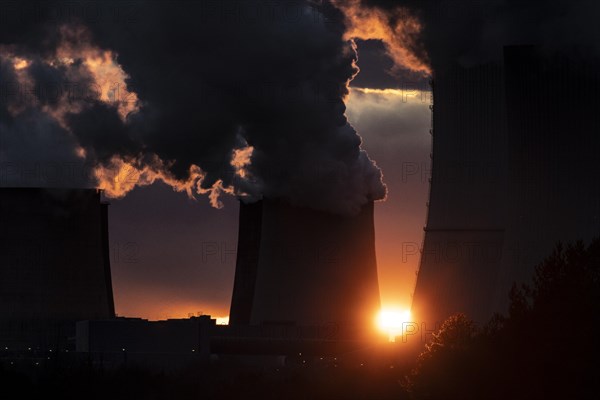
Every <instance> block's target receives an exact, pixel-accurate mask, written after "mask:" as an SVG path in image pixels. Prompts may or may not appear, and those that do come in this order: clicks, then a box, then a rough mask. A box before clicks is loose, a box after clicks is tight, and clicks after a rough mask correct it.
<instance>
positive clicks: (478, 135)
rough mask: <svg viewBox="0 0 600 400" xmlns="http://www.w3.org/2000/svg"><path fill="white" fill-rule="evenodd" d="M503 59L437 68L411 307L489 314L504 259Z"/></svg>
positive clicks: (438, 316) (431, 312)
mask: <svg viewBox="0 0 600 400" xmlns="http://www.w3.org/2000/svg"><path fill="white" fill-rule="evenodd" d="M503 83H504V81H503V73H502V68H501V66H499V65H484V66H477V67H473V68H461V67H453V68H448V69H446V70H442V69H438V71H437V72H436V77H435V82H434V86H433V94H434V108H433V129H432V134H433V149H432V153H433V157H432V177H431V191H430V198H429V210H428V217H427V227H426V228H425V239H424V243H423V249H422V254H421V264H420V269H419V275H418V279H417V285H416V288H415V294H414V299H413V306H412V314H413V317H415V318H416V319H417V320H419V321H426V322H428V323H430V324H431V323H432V322H438V321H443V320H444V319H445V318H446V317H448V316H450V315H452V314H454V313H456V312H460V311H463V312H466V313H467V314H468V315H469V316H470V317H471V318H474V319H479V318H486V317H487V314H488V312H489V310H490V307H491V303H492V301H493V297H492V296H490V293H493V291H494V289H495V287H496V283H497V279H498V274H499V268H500V263H501V251H502V241H503V235H504V229H503V228H504V218H505V216H504V213H503V211H504V203H505V189H504V188H505V184H506V183H505V182H506V178H505V177H506V172H505V171H506V162H505V160H506V151H505V148H506V144H505V140H506V116H505V115H506V114H505V108H504V93H503V92H504V86H503Z"/></svg>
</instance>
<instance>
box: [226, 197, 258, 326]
mask: <svg viewBox="0 0 600 400" xmlns="http://www.w3.org/2000/svg"><path fill="white" fill-rule="evenodd" d="M262 207H263V202H262V201H258V202H256V203H245V202H243V201H240V217H239V232H238V252H237V259H236V265H235V280H234V283H233V296H232V298H231V310H230V312H229V324H230V325H249V324H250V313H251V312H252V300H253V299H254V286H255V284H256V272H257V269H258V255H259V251H260V233H261V224H262Z"/></svg>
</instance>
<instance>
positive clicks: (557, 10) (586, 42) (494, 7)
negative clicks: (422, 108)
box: [362, 0, 600, 70]
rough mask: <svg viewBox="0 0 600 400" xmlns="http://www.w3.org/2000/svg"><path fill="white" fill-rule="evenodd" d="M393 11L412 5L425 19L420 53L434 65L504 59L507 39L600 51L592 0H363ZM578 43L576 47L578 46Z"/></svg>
mask: <svg viewBox="0 0 600 400" xmlns="http://www.w3.org/2000/svg"><path fill="white" fill-rule="evenodd" d="M362 4H363V5H365V6H368V7H376V8H379V9H383V10H388V11H389V15H390V19H393V13H392V12H391V11H392V10H393V9H395V8H396V7H399V6H402V7H408V8H409V9H410V10H412V11H413V12H414V13H415V14H416V15H417V16H418V17H419V19H420V21H421V22H422V23H423V30H422V32H421V41H422V43H423V45H424V46H423V50H424V51H423V52H422V53H421V54H420V57H421V58H422V59H428V60H429V61H430V63H431V65H432V66H433V69H434V70H435V69H436V68H439V67H441V66H447V65H449V64H460V65H462V66H467V67H468V66H472V65H475V64H481V63H486V62H494V61H498V60H500V58H501V56H502V47H503V46H505V45H522V44H526V45H538V46H540V47H541V48H542V49H545V50H547V51H571V52H573V51H582V52H586V53H588V56H589V53H590V52H593V53H594V55H595V56H598V55H600V52H599V50H600V46H598V44H599V43H600V30H598V29H597V17H598V15H600V3H598V2H597V1H594V0H582V1H569V0H554V1H545V0H530V1H520V0H489V1H483V0H396V1H394V0H362ZM574 49H576V50H574Z"/></svg>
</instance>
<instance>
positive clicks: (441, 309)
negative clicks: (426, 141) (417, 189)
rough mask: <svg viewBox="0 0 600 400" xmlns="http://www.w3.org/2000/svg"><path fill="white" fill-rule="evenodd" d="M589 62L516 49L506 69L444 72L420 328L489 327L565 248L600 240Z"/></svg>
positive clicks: (597, 88) (418, 295)
mask: <svg viewBox="0 0 600 400" xmlns="http://www.w3.org/2000/svg"><path fill="white" fill-rule="evenodd" d="M588 61H589V60H588ZM588 61H585V62H584V61H583V60H577V61H574V60H573V59H571V58H570V57H565V56H564V55H552V56H550V55H548V54H542V52H540V51H539V49H537V48H535V47H533V46H514V47H512V46H511V47H507V48H505V52H504V63H503V65H483V66H475V67H471V68H463V67H454V68H447V69H443V68H437V69H436V76H435V83H434V87H433V91H434V109H433V110H434V111H433V163H432V179H431V192H430V200H429V211H428V217H427V227H426V228H425V239H424V243H423V250H422V256H421V263H420V269H419V275H418V279H417V285H416V288H415V293H414V299H413V309H412V311H413V316H414V317H415V318H416V319H417V320H419V321H423V322H427V323H428V326H429V327H431V326H432V325H433V324H434V323H440V322H441V321H443V320H444V319H446V318H447V317H448V316H450V315H451V314H454V313H456V312H465V313H466V314H467V315H468V316H469V317H470V318H472V319H474V320H476V321H478V322H482V323H483V322H485V321H487V320H488V319H489V318H490V317H491V316H492V314H493V312H505V311H506V306H507V304H508V292H509V290H510V286H511V285H512V283H513V282H519V283H522V282H528V281H530V279H531V278H532V273H533V269H534V266H535V265H536V264H537V263H539V262H540V261H542V259H543V258H544V257H545V256H547V255H549V253H550V252H551V250H552V248H553V246H554V244H555V243H556V242H557V241H559V240H561V241H574V240H578V239H581V240H584V241H589V240H590V239H592V238H593V237H596V236H598V235H599V233H600V229H599V228H600V224H599V214H600V212H599V207H600V185H599V183H600V168H599V164H598V162H597V155H598V154H599V151H600V145H599V144H600V138H599V137H598V134H597V133H598V132H600V114H599V113H598V112H597V110H598V106H599V105H600V104H599V103H600V102H599V95H600V73H599V72H598V68H597V67H598V65H597V63H592V62H588Z"/></svg>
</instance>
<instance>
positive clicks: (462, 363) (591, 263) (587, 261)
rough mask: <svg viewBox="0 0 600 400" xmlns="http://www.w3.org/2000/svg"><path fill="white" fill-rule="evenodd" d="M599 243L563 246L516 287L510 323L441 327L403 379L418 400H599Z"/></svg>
mask: <svg viewBox="0 0 600 400" xmlns="http://www.w3.org/2000/svg"><path fill="white" fill-rule="evenodd" d="M599 278H600V240H595V241H593V242H592V243H591V244H590V245H589V246H588V247H586V246H584V244H583V243H581V242H578V243H575V244H570V245H567V246H564V245H562V244H558V245H557V246H556V247H555V249H554V251H553V252H552V254H551V255H550V256H549V257H547V258H546V259H545V260H544V261H543V262H542V263H540V264H539V265H538V266H536V268H535V273H534V276H533V279H532V283H531V284H529V285H521V286H517V285H514V286H513V288H512V290H511V292H510V306H509V313H508V316H507V317H503V316H500V315H495V316H494V317H493V318H492V319H491V320H490V321H489V323H488V324H486V325H485V326H484V327H483V328H481V329H478V328H476V326H475V325H474V323H473V322H472V321H470V320H469V319H468V317H467V316H465V315H463V314H458V315H455V316H453V317H451V318H449V319H448V320H446V321H445V322H444V324H442V327H441V328H440V330H439V331H438V332H437V334H435V335H434V338H433V339H432V341H431V343H429V344H428V345H427V346H426V348H425V351H424V352H423V353H421V355H420V356H419V357H418V359H417V365H416V367H415V368H414V370H413V371H412V373H411V374H409V375H408V376H407V377H406V378H405V380H404V386H405V388H406V389H407V390H408V391H409V392H410V393H411V397H412V398H414V399H445V400H448V399H588V398H589V399H596V398H598V397H597V396H598V393H600V360H599V358H598V357H599V356H600V351H599V347H600V345H599V343H598V340H599V339H600V335H599V334H600V279H599Z"/></svg>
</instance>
